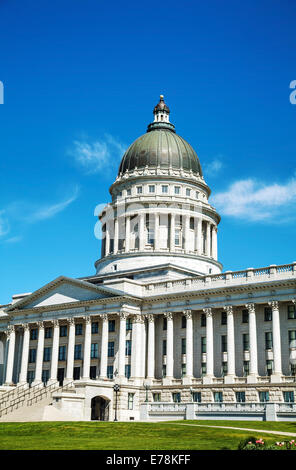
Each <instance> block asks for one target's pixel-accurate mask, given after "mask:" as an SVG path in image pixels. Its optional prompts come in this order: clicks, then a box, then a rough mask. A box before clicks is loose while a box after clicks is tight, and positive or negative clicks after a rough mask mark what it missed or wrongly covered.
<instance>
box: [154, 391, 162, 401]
mask: <svg viewBox="0 0 296 470" xmlns="http://www.w3.org/2000/svg"><path fill="white" fill-rule="evenodd" d="M152 396H153V401H161V398H160V393H158V392H157V393H153V394H152Z"/></svg>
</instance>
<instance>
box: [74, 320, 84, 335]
mask: <svg viewBox="0 0 296 470" xmlns="http://www.w3.org/2000/svg"><path fill="white" fill-rule="evenodd" d="M80 335H82V323H76V325H75V336H80Z"/></svg>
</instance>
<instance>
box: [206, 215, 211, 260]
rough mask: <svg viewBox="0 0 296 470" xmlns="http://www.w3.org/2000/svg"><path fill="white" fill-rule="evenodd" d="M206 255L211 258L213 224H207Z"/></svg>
mask: <svg viewBox="0 0 296 470" xmlns="http://www.w3.org/2000/svg"><path fill="white" fill-rule="evenodd" d="M206 255H207V256H208V257H210V256H211V224H210V222H207V244H206Z"/></svg>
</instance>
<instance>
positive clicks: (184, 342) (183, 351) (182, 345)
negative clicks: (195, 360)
mask: <svg viewBox="0 0 296 470" xmlns="http://www.w3.org/2000/svg"><path fill="white" fill-rule="evenodd" d="M181 350H182V354H186V338H182V339H181Z"/></svg>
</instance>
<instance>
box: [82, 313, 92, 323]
mask: <svg viewBox="0 0 296 470" xmlns="http://www.w3.org/2000/svg"><path fill="white" fill-rule="evenodd" d="M83 320H84V322H85V323H86V325H90V324H91V316H90V315H86V316H85V317H83Z"/></svg>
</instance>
